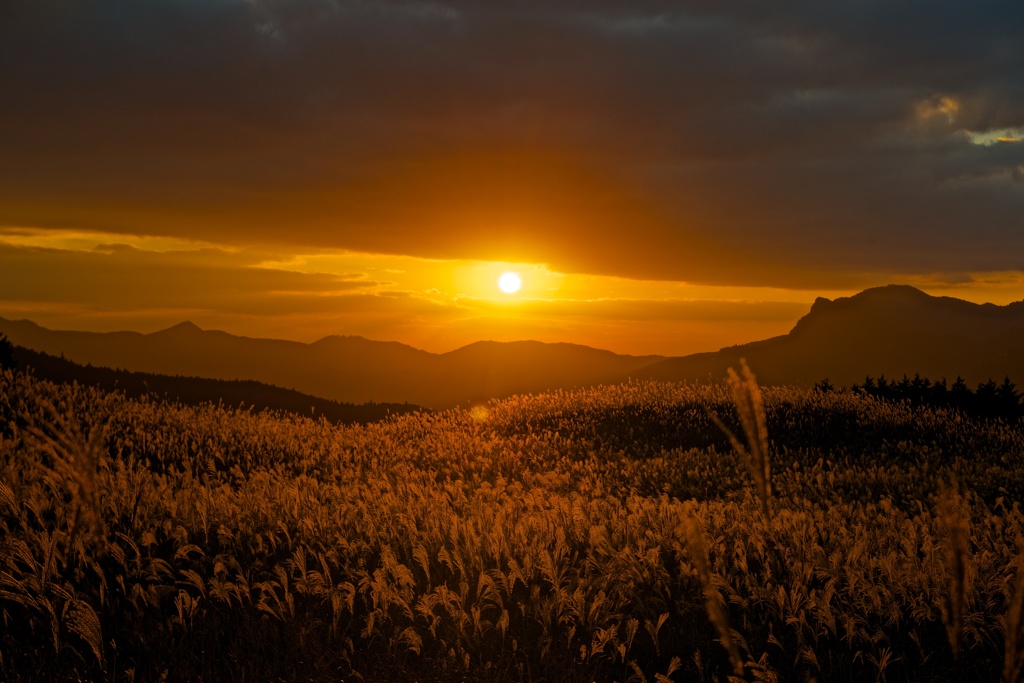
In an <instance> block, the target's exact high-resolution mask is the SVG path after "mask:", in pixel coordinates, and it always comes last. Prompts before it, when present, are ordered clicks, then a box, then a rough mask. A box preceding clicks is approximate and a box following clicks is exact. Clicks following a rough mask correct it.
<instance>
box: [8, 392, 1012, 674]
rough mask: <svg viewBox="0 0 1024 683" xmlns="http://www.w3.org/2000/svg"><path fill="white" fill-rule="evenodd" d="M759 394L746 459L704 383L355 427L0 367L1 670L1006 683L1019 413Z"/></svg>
mask: <svg viewBox="0 0 1024 683" xmlns="http://www.w3.org/2000/svg"><path fill="white" fill-rule="evenodd" d="M763 405H764V421H765V425H766V427H767V434H768V439H769V443H770V446H769V448H768V456H767V457H768V458H769V459H770V464H771V467H770V470H768V469H767V468H761V469H757V468H752V467H749V466H748V465H747V464H745V460H746V458H744V457H741V456H739V455H738V454H737V453H736V452H734V451H732V450H731V449H730V446H729V440H728V439H727V437H726V436H725V434H724V433H723V432H722V431H721V430H720V429H719V428H718V427H717V426H716V425H715V423H714V421H713V416H715V415H717V416H719V417H720V419H722V420H723V421H724V422H725V423H726V424H727V425H728V426H729V427H730V428H731V429H734V430H737V431H739V426H738V423H739V420H738V416H737V412H736V410H735V408H734V407H733V405H732V403H731V402H730V400H729V392H728V391H727V390H726V388H725V387H723V386H721V385H702V386H696V385H684V384H664V383H653V382H649V383H639V382H631V383H627V384H622V385H617V386H606V387H600V388H595V389H587V390H580V391H574V392H556V393H551V394H540V395H534V396H520V397H515V398H510V399H505V400H501V401H491V402H489V403H488V404H487V405H486V407H485V409H481V410H451V411H444V412H440V413H431V414H427V413H418V414H411V415H403V416H400V417H398V418H396V419H393V420H385V421H382V422H377V423H374V424H370V425H367V426H366V427H350V426H340V425H339V426H336V425H331V424H329V423H326V422H323V421H313V420H309V419H305V418H301V417H296V416H292V415H274V414H267V413H265V414H260V415H256V414H253V413H250V412H248V411H245V410H241V411H239V410H232V409H228V408H226V407H222V406H211V405H204V406H199V407H190V406H181V405H180V404H172V403H170V402H163V403H161V402H154V401H148V400H147V401H139V400H134V399H130V398H126V397H125V396H124V395H123V394H119V393H118V394H111V393H104V392H102V391H99V390H97V389H95V388H84V387H82V386H80V385H79V386H73V385H60V386H58V385H54V384H51V383H48V382H43V381H40V380H38V379H36V378H34V377H32V376H30V375H26V374H24V373H9V372H4V373H0V612H2V613H3V615H4V626H5V628H3V629H0V680H3V681H12V683H13V682H17V681H26V682H27V681H83V680H84V681H106V682H109V683H122V682H124V681H129V680H135V681H158V680H167V681H232V680H234V681H242V680H245V681H254V682H267V683H270V682H271V681H306V682H310V683H337V681H374V682H376V683H408V682H410V681H423V682H425V683H437V682H440V681H464V682H466V683H485V682H494V681H540V680H546V681H559V682H561V683H614V682H616V681H617V682H619V683H622V682H623V681H626V680H630V679H632V680H636V681H643V680H646V681H652V682H653V681H662V682H664V681H674V682H677V683H678V682H681V681H699V682H700V683H712V682H713V681H725V680H730V681H734V682H736V683H739V682H740V681H744V682H749V683H754V682H755V681H812V680H817V681H851V682H855V683H872V682H877V681H879V680H883V679H884V680H888V681H908V682H909V681H936V682H938V681H997V680H1006V681H1010V680H1017V679H1016V678H1013V677H1005V678H1001V677H1000V673H1001V671H1002V670H1003V666H1004V661H1005V660H1004V656H1005V655H1006V653H1009V656H1010V660H1011V664H1014V663H1017V664H1020V663H1024V643H1022V642H1021V641H1020V640H1019V639H1017V635H1018V634H1019V633H1020V630H1019V629H1020V628H1021V627H1022V622H1021V618H1020V616H1019V612H1018V611H1015V608H1014V607H1013V605H1015V604H1018V605H1019V603H1017V602H1015V597H1014V596H1021V595H1024V572H1022V571H1021V570H1020V567H1021V566H1024V565H1022V564H1020V563H1021V562H1022V560H1021V557H1020V551H1021V548H1022V547H1024V545H1022V544H1024V540H1022V539H1024V513H1022V511H1021V507H1020V504H1021V503H1022V502H1024V431H1022V430H1021V429H1020V423H1016V424H1008V423H1005V422H1002V421H993V420H974V419H971V418H969V417H965V416H963V415H961V414H959V413H955V412H950V411H948V410H946V409H944V408H939V409H936V408H931V407H925V406H918V407H915V406H912V405H910V404H909V403H907V402H903V403H890V402H886V401H879V400H876V399H873V398H871V397H869V396H866V395H863V394H860V393H854V392H851V391H845V392H820V391H812V390H805V389H799V388H794V387H784V388H767V389H766V390H765V391H764V392H763ZM761 452H762V453H763V452H764V451H763V450H762V451H761ZM751 471H754V472H761V473H762V475H761V476H765V477H767V476H768V475H769V473H770V477H771V486H770V487H763V488H761V487H758V486H756V485H754V480H753V479H752V477H751ZM951 479H955V480H956V481H957V482H958V489H959V493H957V492H954V491H951V490H949V489H948V488H947V482H949V481H950V480H951ZM968 530H969V535H968ZM954 534H959V535H954ZM951 551H952V552H951ZM952 553H955V555H954V554H952ZM959 571H963V572H964V573H966V575H967V576H969V577H970V580H969V581H966V582H961V583H960V584H956V583H954V582H952V581H951V577H953V576H960V575H961V574H954V572H959ZM712 588H713V589H714V590H713V591H712V590H711V589H712ZM709 595H710V596H711V597H708V596H709ZM950 604H959V605H962V611H961V612H958V613H956V614H955V615H954V614H953V613H952V612H951V611H950V608H949V605H950ZM709 605H711V606H712V607H714V606H715V605H718V612H717V615H718V616H717V617H716V616H710V615H709V611H708V606H709ZM1015 615H1017V616H1015ZM709 616H710V618H709ZM957 624H960V625H962V626H963V628H957ZM1006 624H1009V625H1010V628H1005V625H1006ZM723 634H729V635H728V638H729V640H726V636H723ZM950 634H953V635H952V636H951V635H950ZM960 634H962V635H960ZM954 639H955V640H954ZM723 643H725V646H723ZM730 643H731V646H730V645H729V644H730ZM954 643H956V645H954ZM954 647H957V648H958V650H959V656H958V657H957V656H956V655H955V654H954V652H955V650H954V649H953V648H954ZM737 669H741V670H742V671H743V673H744V675H743V676H736V674H735V672H736V671H737ZM126 672H129V673H126ZM541 672H542V673H541Z"/></svg>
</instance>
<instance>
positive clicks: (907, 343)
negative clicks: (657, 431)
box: [636, 285, 1024, 386]
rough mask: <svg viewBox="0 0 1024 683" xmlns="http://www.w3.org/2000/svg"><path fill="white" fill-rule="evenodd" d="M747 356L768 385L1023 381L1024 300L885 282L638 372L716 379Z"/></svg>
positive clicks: (666, 377) (673, 377)
mask: <svg viewBox="0 0 1024 683" xmlns="http://www.w3.org/2000/svg"><path fill="white" fill-rule="evenodd" d="M740 358H746V359H747V362H748V363H749V364H750V366H751V367H752V368H753V369H754V370H755V371H756V372H757V376H758V379H759V380H760V381H762V382H764V383H767V384H804V385H811V384H813V383H815V382H817V381H819V380H821V379H824V378H826V377H827V378H829V379H830V380H831V382H832V383H833V384H836V385H841V386H850V385H852V384H854V383H855V382H861V381H863V380H864V378H865V377H866V376H868V375H871V376H874V377H877V376H879V375H881V374H884V375H887V376H888V377H902V376H903V375H908V376H913V375H914V374H918V373H919V374H920V375H922V376H924V377H931V378H934V379H938V378H941V377H945V378H948V379H949V380H950V381H952V380H953V379H954V378H956V377H957V376H958V375H959V376H962V377H963V378H964V379H965V380H967V382H968V383H969V384H972V385H973V384H977V383H979V382H983V381H986V380H988V379H989V378H994V379H997V380H998V379H1002V378H1003V377H1006V376H1009V377H1010V378H1012V379H1014V380H1015V381H1018V382H1020V380H1024V302H1016V303H1012V304H1009V305H1006V306H996V305H993V304H974V303H970V302H967V301H963V300H960V299H954V298H950V297H934V296H930V295H928V294H926V293H924V292H922V291H920V290H918V289H915V288H913V287H908V286H901V285H890V286H887V287H878V288H874V289H868V290H865V291H863V292H861V293H859V294H857V295H855V296H852V297H844V298H840V299H836V300H835V301H831V300H829V299H824V298H819V299H818V300H817V301H815V303H814V305H813V306H812V307H811V310H810V312H809V313H808V314H807V315H805V316H804V317H803V318H801V319H800V320H799V321H798V322H797V324H796V325H795V326H794V328H793V330H792V331H791V332H790V333H789V334H786V335H783V336H779V337H773V338H772V339H766V340H764V341H759V342H753V343H750V344H742V345H739V346H732V347H728V348H725V349H722V350H721V351H717V352H714V353H700V354H694V355H691V356H683V357H681V358H670V359H667V360H664V361H661V362H659V363H655V364H652V365H650V366H649V367H646V368H644V369H642V370H640V371H638V372H637V373H636V374H637V376H639V377H643V378H648V379H659V380H672V381H683V380H686V381H703V380H707V379H708V378H716V379H717V378H720V377H721V376H722V375H723V374H724V373H725V371H726V368H728V367H732V366H736V365H737V364H738V362H739V359H740Z"/></svg>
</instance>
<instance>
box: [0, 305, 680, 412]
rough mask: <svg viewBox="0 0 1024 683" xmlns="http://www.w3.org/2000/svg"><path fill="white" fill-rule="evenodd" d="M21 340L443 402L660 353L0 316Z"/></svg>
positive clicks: (568, 384)
mask: <svg viewBox="0 0 1024 683" xmlns="http://www.w3.org/2000/svg"><path fill="white" fill-rule="evenodd" d="M0 333H5V334H6V335H7V336H8V337H9V338H10V340H11V341H12V342H13V343H14V344H17V345H19V346H24V347H27V348H30V349H34V350H37V351H42V352H45V353H48V354H51V355H54V356H61V355H63V356H64V357H66V358H68V359H70V360H73V361H75V362H77V363H82V364H85V363H91V364H93V365H99V366H105V367H120V368H125V369H127V370H131V371H135V372H150V373H159V374H164V375H187V376H194V377H209V378H213V379H223V380H243V379H245V380H256V381H259V382H263V383H266V384H272V385H275V386H278V387H286V388H289V389H294V390H296V391H300V392H302V393H305V394H310V395H313V396H321V397H324V398H328V399H331V400H334V401H343V402H349V403H365V402H369V401H373V402H377V403H405V402H408V403H415V404H417V405H422V406H427V407H430V408H447V407H451V406H455V405H459V404H465V403H468V402H472V401H480V400H485V399H489V398H500V397H504V396H510V395H512V394H516V393H533V392H538V391H546V390H550V389H569V388H573V387H584V386H592V385H596V384H602V383H608V382H616V381H620V380H622V379H624V378H625V377H627V376H629V375H630V374H632V373H633V372H635V371H636V370H637V369H639V368H641V367H643V366H645V365H649V364H651V363H652V362H656V361H658V360H662V357H660V356H623V355H618V354H614V353H612V352H610V351H601V350H598V349H593V348H590V347H587V346H581V345H577V344H544V343H540V342H533V341H524V342H508V343H499V342H478V343H476V344H471V345H469V346H466V347H463V348H461V349H457V350H455V351H451V352H448V353H443V354H435V353H429V352H427V351H421V350H419V349H415V348H413V347H411V346H407V345H405V344H400V343H397V342H380V341H371V340H368V339H364V338H362V337H341V336H331V337H325V338H323V339H321V340H319V341H316V342H313V343H311V344H304V343H301V342H294V341H284V340H278V339H253V338H249V337H239V336H235V335H231V334H228V333H226V332H220V331H213V330H201V329H199V328H198V327H197V326H195V325H193V324H192V323H181V324H179V325H175V326H174V327H171V328H168V329H166V330H161V331H159V332H153V333H151V334H140V333H138V332H111V333H97V332H72V331H54V330H48V329H46V328H43V327H40V326H39V325H36V324H35V323H32V322H30V321H27V320H19V321H11V320H5V319H2V318H0Z"/></svg>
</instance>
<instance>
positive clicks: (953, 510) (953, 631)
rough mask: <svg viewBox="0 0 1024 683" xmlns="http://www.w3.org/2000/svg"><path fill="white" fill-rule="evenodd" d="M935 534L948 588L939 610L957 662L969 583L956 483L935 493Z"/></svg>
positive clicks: (962, 501)
mask: <svg viewBox="0 0 1024 683" xmlns="http://www.w3.org/2000/svg"><path fill="white" fill-rule="evenodd" d="M936 508H937V518H936V522H937V523H938V527H939V531H940V534H941V538H942V544H943V546H944V548H945V551H946V566H947V569H948V577H949V586H948V588H947V591H946V599H945V600H944V601H943V602H942V604H941V606H940V608H941V611H942V622H943V624H945V626H946V637H947V638H948V639H949V646H950V648H952V650H953V658H954V659H957V660H958V659H959V658H960V651H961V646H962V643H963V627H964V618H965V617H966V616H967V595H968V592H969V589H970V580H971V552H970V541H971V520H970V508H969V503H968V501H967V499H966V498H965V497H964V495H963V494H961V493H960V489H959V487H958V486H957V485H956V483H953V484H952V485H950V486H947V487H945V488H943V490H942V491H940V492H939V495H938V500H937V503H936Z"/></svg>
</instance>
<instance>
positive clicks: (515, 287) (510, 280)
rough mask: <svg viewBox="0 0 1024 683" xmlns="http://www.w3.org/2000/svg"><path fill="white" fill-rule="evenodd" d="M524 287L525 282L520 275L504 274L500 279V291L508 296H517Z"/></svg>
mask: <svg viewBox="0 0 1024 683" xmlns="http://www.w3.org/2000/svg"><path fill="white" fill-rule="evenodd" d="M522 286H523V280H522V278H521V277H519V273H502V274H501V277H499V278H498V289H500V290H501V291H503V292H505V293H506V294H515V293H516V292H518V291H519V288H520V287H522Z"/></svg>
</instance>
